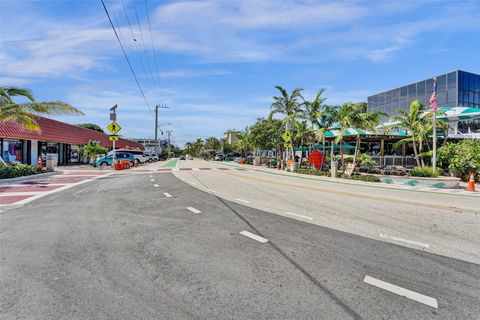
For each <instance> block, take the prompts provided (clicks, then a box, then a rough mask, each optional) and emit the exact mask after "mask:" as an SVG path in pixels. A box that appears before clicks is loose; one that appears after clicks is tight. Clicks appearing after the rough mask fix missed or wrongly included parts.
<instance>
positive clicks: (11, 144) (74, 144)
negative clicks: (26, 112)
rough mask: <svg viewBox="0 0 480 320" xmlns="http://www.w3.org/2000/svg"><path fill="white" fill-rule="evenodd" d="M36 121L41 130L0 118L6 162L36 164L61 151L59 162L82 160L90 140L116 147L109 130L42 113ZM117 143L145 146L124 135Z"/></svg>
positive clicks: (0, 142) (118, 145) (0, 144)
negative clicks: (58, 118)
mask: <svg viewBox="0 0 480 320" xmlns="http://www.w3.org/2000/svg"><path fill="white" fill-rule="evenodd" d="M36 121H37V123H38V124H39V126H40V128H41V131H39V132H35V131H29V130H24V129H22V128H20V127H19V126H17V125H16V124H15V123H13V122H0V151H1V156H2V158H3V160H4V161H5V162H6V163H11V164H15V163H27V164H32V165H36V164H37V161H38V157H39V156H40V157H41V158H42V159H43V160H45V159H46V155H47V153H49V154H57V156H58V164H59V165H64V164H68V163H78V162H80V157H79V154H80V147H81V146H83V145H85V144H87V143H88V141H89V140H96V141H99V142H100V144H101V145H102V146H104V147H107V148H108V149H111V148H112V141H110V140H109V135H108V134H105V133H101V132H98V131H95V130H91V129H86V128H81V127H79V126H75V125H71V124H68V123H65V122H61V121H57V120H53V119H49V118H45V117H41V116H38V117H37V119H36ZM115 147H116V148H127V149H134V150H138V149H139V150H143V149H144V148H143V146H142V144H140V143H138V142H135V141H131V140H127V139H122V138H119V139H118V141H116V142H115Z"/></svg>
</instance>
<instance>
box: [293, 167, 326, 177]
mask: <svg viewBox="0 0 480 320" xmlns="http://www.w3.org/2000/svg"><path fill="white" fill-rule="evenodd" d="M294 172H295V173H301V174H310V175H314V176H330V171H322V170H317V169H310V168H296V169H295V171H294Z"/></svg>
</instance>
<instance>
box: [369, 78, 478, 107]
mask: <svg viewBox="0 0 480 320" xmlns="http://www.w3.org/2000/svg"><path fill="white" fill-rule="evenodd" d="M436 78H437V103H438V106H439V107H468V108H480V75H478V74H474V73H470V72H465V71H461V70H457V71H453V72H450V73H447V74H442V75H439V76H437V77H436ZM432 93H433V78H430V79H426V80H423V81H419V82H416V83H412V84H409V85H406V86H403V87H400V88H396V89H393V90H388V91H385V92H382V93H378V94H375V95H372V96H370V97H368V110H369V111H373V110H380V111H383V112H385V113H387V114H388V115H393V114H396V113H397V110H398V109H403V110H406V111H408V108H409V106H410V103H411V102H412V101H414V100H417V99H418V100H419V101H420V103H422V104H425V105H427V106H428V103H429V100H430V97H431V96H432Z"/></svg>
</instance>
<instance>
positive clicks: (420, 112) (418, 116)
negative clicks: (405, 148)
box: [389, 100, 446, 167]
mask: <svg viewBox="0 0 480 320" xmlns="http://www.w3.org/2000/svg"><path fill="white" fill-rule="evenodd" d="M397 112H398V115H396V116H393V117H391V118H390V121H392V122H396V124H395V125H394V126H392V127H391V128H390V129H389V130H392V129H400V130H407V133H408V135H409V136H408V137H407V138H404V139H402V140H400V141H398V142H397V143H395V144H394V147H395V148H398V146H400V145H402V144H407V143H410V142H411V143H412V145H413V154H414V156H415V161H416V163H417V166H418V167H420V166H422V167H423V166H424V163H423V159H422V160H420V153H422V150H423V142H424V141H426V140H427V138H428V136H429V135H430V134H431V133H432V122H431V118H432V117H433V112H425V105H423V104H421V103H420V102H419V101H418V100H415V101H413V102H412V103H411V104H410V108H409V110H408V112H407V111H405V110H401V109H399V110H397ZM437 114H438V111H437ZM438 125H439V128H442V129H445V128H446V123H444V122H441V121H439V122H438ZM417 143H418V149H417Z"/></svg>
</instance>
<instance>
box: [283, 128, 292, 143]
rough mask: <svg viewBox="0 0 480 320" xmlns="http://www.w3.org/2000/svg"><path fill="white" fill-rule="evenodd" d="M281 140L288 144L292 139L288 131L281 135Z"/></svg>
mask: <svg viewBox="0 0 480 320" xmlns="http://www.w3.org/2000/svg"><path fill="white" fill-rule="evenodd" d="M282 138H283V140H284V141H285V142H288V141H290V140H291V139H292V133H291V132H290V131H285V132H284V133H283V134H282Z"/></svg>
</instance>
